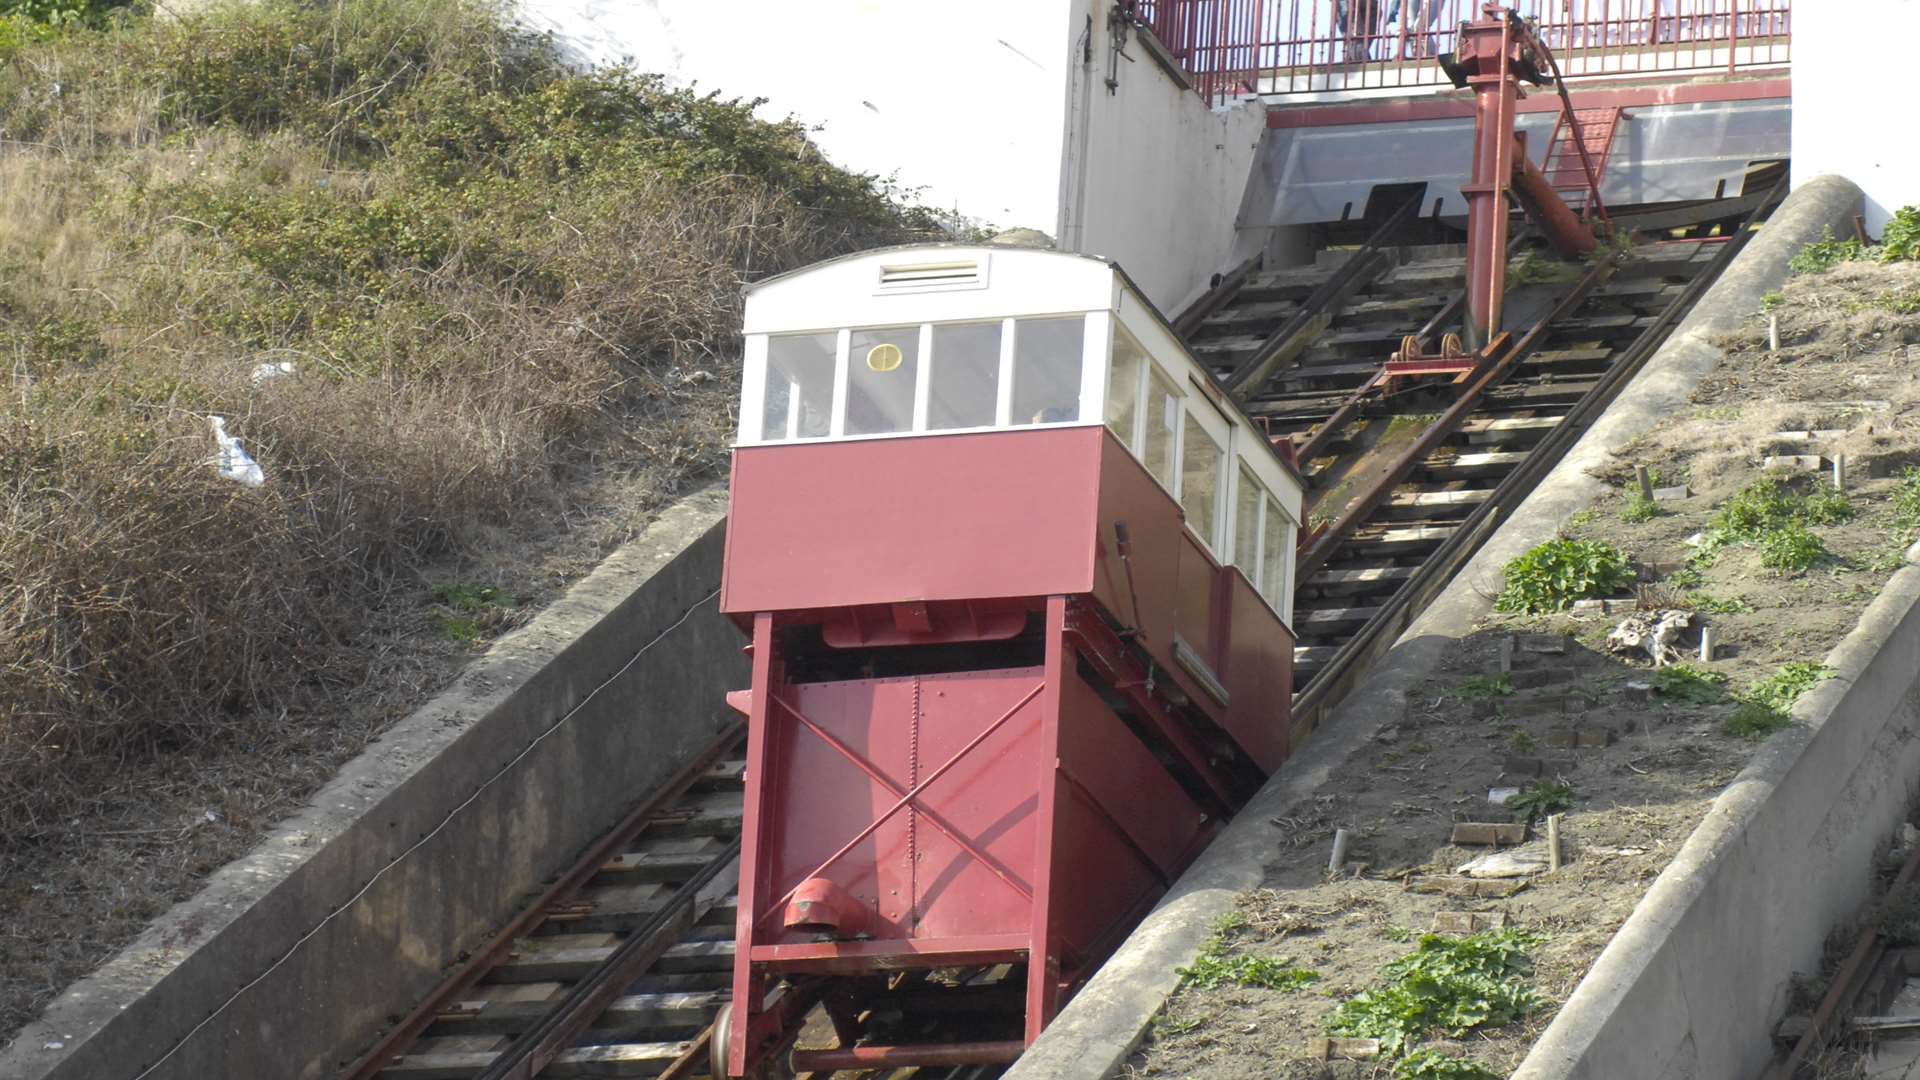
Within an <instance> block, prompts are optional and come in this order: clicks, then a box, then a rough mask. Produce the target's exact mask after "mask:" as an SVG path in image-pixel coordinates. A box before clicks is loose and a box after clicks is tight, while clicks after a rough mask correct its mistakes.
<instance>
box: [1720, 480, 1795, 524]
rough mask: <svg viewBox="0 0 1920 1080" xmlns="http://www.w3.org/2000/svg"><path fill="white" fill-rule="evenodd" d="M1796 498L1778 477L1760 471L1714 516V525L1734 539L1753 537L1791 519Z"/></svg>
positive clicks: (1793, 515)
mask: <svg viewBox="0 0 1920 1080" xmlns="http://www.w3.org/2000/svg"><path fill="white" fill-rule="evenodd" d="M1799 513H1800V500H1799V499H1798V498H1796V497H1795V496H1794V494H1793V492H1792V491H1791V490H1789V489H1788V488H1787V486H1786V485H1785V484H1782V483H1781V482H1780V478H1779V477H1777V476H1775V475H1773V474H1772V473H1764V474H1762V475H1761V476H1760V477H1759V478H1758V479H1756V480H1754V481H1753V482H1752V483H1750V484H1748V485H1747V486H1746V487H1743V488H1741V489H1740V490H1739V491H1738V492H1736V493H1735V494H1734V496H1733V497H1732V498H1731V499H1728V500H1727V501H1726V502H1725V503H1724V504H1723V505H1722V506H1721V507H1720V513H1719V514H1717V515H1715V517H1714V522H1713V523H1714V527H1715V528H1716V529H1718V530H1720V531H1721V532H1722V533H1724V534H1725V535H1726V536H1728V537H1730V538H1731V539H1734V540H1757V539H1759V537H1760V534H1762V533H1764V532H1767V531H1768V530H1770V529H1775V528H1778V527H1780V526H1781V525H1785V524H1786V523H1787V522H1789V521H1792V520H1793V519H1794V518H1795V517H1796V516H1798V514H1799Z"/></svg>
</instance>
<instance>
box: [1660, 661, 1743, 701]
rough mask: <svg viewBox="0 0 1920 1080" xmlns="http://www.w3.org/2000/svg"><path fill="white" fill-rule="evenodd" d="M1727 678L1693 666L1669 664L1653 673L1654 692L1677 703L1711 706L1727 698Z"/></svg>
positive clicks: (1715, 672)
mask: <svg viewBox="0 0 1920 1080" xmlns="http://www.w3.org/2000/svg"><path fill="white" fill-rule="evenodd" d="M1726 682H1727V677H1726V676H1725V675H1722V674H1720V673H1719V672H1717V671H1707V670H1706V669H1704V668H1699V667H1695V666H1694V665H1692V664H1685V663H1682V664H1668V665H1667V666H1666V667H1663V668H1657V669H1655V671H1654V673H1653V692H1654V693H1656V694H1659V695H1660V696H1661V697H1667V698H1672V699H1674V700H1675V701H1685V702H1688V703H1690V704H1695V705H1710V704H1712V703H1713V702H1716V701H1719V700H1721V699H1722V698H1724V697H1726V691H1725V690H1724V689H1722V688H1723V687H1724V686H1725V685H1726Z"/></svg>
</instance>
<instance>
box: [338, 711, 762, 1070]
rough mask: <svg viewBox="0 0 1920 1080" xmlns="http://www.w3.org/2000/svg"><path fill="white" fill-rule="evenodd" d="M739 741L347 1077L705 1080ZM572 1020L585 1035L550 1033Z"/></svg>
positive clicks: (729, 941) (724, 919)
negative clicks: (700, 1079) (591, 997)
mask: <svg viewBox="0 0 1920 1080" xmlns="http://www.w3.org/2000/svg"><path fill="white" fill-rule="evenodd" d="M744 739H745V735H744V732H740V731H738V730H736V731H735V732H733V733H731V734H729V735H728V736H726V737H725V738H724V739H723V740H721V741H720V742H718V743H716V744H715V745H714V746H713V747H711V748H709V750H708V751H707V752H706V753H704V754H702V755H701V757H700V758H699V759H697V760H696V761H695V762H694V763H693V765H692V766H690V767H689V768H688V769H687V770H686V771H684V772H683V773H682V774H681V776H680V777H679V778H678V779H677V780H676V781H674V782H673V783H670V784H669V785H668V786H667V788H666V789H664V790H663V791H662V792H660V793H659V794H657V795H656V796H655V797H654V798H653V799H652V800H651V805H650V806H648V807H643V808H642V810H641V811H639V812H636V814H635V815H634V816H633V817H631V818H629V819H628V821H627V822H625V823H623V824H622V825H621V826H620V827H618V828H616V829H615V830H614V831H613V832H611V833H609V834H608V836H607V837H606V838H605V839H603V840H602V841H600V842H599V843H598V844H596V845H595V847H594V849H593V850H591V851H589V852H588V854H587V857H586V858H585V859H583V860H582V862H581V864H579V865H577V866H576V867H575V868H574V870H573V871H572V872H569V873H568V874H566V875H563V877H562V878H561V879H560V880H559V882H558V883H557V884H556V886H555V887H554V888H553V889H552V890H551V891H549V892H548V893H547V894H545V895H544V896H543V897H542V898H541V900H540V902H539V904H538V905H537V906H536V907H534V908H531V909H529V910H528V911H527V912H526V913H525V914H523V915H522V917H521V919H520V920H517V921H516V922H515V923H514V924H513V925H511V926H509V927H508V928H507V930H506V931H504V932H503V933H502V935H501V936H500V938H498V939H496V941H495V943H494V945H493V946H491V947H489V948H488V949H487V950H485V951H483V952H482V953H481V954H480V955H479V956H478V957H477V958H476V959H475V960H473V961H471V962H469V963H468V964H467V965H464V966H463V967H462V969H461V970H460V971H458V972H456V973H455V974H454V975H453V976H451V977H450V978H449V980H448V981H447V982H446V983H445V984H443V985H442V987H441V988H440V989H439V990H438V991H437V992H436V993H435V994H434V995H433V996H432V997H431V998H430V999H429V1000H428V1001H426V1002H425V1003H423V1004H422V1005H421V1007H420V1008H419V1009H417V1010H416V1012H415V1014H414V1016H413V1017H411V1018H409V1021H407V1022H403V1024H402V1025H401V1026H400V1027H399V1028H397V1029H396V1030H395V1031H394V1032H391V1033H389V1035H388V1036H387V1037H386V1038H385V1039H384V1040H383V1041H382V1042H381V1044H380V1045H379V1046H378V1047H376V1048H375V1050H374V1051H373V1052H371V1053H369V1054H368V1055H367V1056H366V1057H364V1058H363V1059H362V1060H361V1062H360V1063H359V1065H358V1066H357V1067H356V1068H355V1069H353V1070H352V1071H349V1072H347V1073H345V1074H343V1075H345V1076H346V1077H350V1078H353V1080H372V1078H377V1080H477V1078H481V1077H494V1076H500V1077H531V1076H552V1077H563V1076H602V1077H604V1076H645V1077H659V1076H667V1077H675V1078H678V1077H694V1076H707V1075H708V1042H709V1040H710V1038H711V1027H712V1024H713V1021H714V1018H715V1016H716V1015H717V1014H718V1013H719V1011H720V1009H721V1008H722V1007H723V1006H724V1005H726V1004H727V1001H728V999H729V998H730V996H731V984H732V979H733V953H734V943H733V934H734V919H735V915H736V914H737V911H738V907H737V903H736V900H735V896H736V888H737V882H738V859H737V852H738V847H739V845H738V841H739V838H740V832H741V823H742V811H743V806H744V799H745V786H744V776H745V773H746V747H745V742H744ZM642 939H646V940H642ZM609 977H613V978H615V979H617V980H618V984H617V985H608V986H606V987H605V989H604V990H602V992H601V993H600V994H599V999H598V1000H596V1001H593V1002H583V1001H582V1000H581V998H582V997H583V996H585V995H587V994H588V993H590V992H591V991H592V990H593V989H594V988H595V984H596V983H600V984H605V983H606V981H607V979H608V978H609ZM563 1010H568V1011H571V1012H572V1013H573V1014H574V1015H575V1016H576V1017H577V1018H578V1019H577V1021H576V1024H575V1026H577V1027H579V1028H580V1029H581V1030H579V1031H578V1032H577V1033H569V1032H559V1033H555V1032H554V1031H553V1029H552V1027H551V1025H552V1024H554V1022H555V1018H556V1017H557V1016H559V1015H560V1014H561V1013H562V1011H563ZM410 1029H411V1030H410Z"/></svg>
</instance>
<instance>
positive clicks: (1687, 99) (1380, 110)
mask: <svg viewBox="0 0 1920 1080" xmlns="http://www.w3.org/2000/svg"><path fill="white" fill-rule="evenodd" d="M1791 97H1793V83H1792V80H1789V79H1763V78H1746V79H1728V80H1724V81H1718V82H1698V81H1694V80H1688V81H1686V82H1663V83H1653V84H1644V85H1637V86H1612V85H1609V84H1605V83H1590V84H1588V85H1586V86H1584V87H1582V88H1581V90H1580V106H1581V108H1583V109H1584V108H1595V109H1604V108H1619V109H1635V108H1652V107H1654V106H1659V105H1691V104H1696V103H1699V102H1707V101H1770V100H1774V99H1776V98H1777V99H1781V100H1786V99H1789V98H1791ZM1516 111H1518V112H1520V113H1522V114H1526V113H1540V112H1559V111H1560V102H1558V101H1556V100H1554V99H1553V98H1548V97H1532V98H1525V99H1523V100H1522V101H1521V102H1520V104H1519V105H1518V106H1517V107H1516ZM1472 115H1473V102H1471V101H1465V100H1461V99H1459V98H1453V97H1431V96H1429V97H1419V98H1398V99H1395V100H1393V101H1355V102H1351V103H1348V104H1343V105H1304V106H1291V107H1287V108H1275V109H1269V110H1267V126H1268V127H1270V128H1309V127H1345V126H1348V125H1352V124H1404V123H1419V122H1424V121H1429V120H1465V119H1467V118H1468V117H1470V116H1472Z"/></svg>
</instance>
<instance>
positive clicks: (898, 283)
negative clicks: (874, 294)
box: [879, 258, 987, 293]
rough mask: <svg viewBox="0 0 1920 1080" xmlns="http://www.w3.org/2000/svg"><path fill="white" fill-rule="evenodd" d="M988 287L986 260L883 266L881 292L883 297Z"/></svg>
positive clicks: (881, 267) (884, 264)
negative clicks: (896, 293)
mask: <svg viewBox="0 0 1920 1080" xmlns="http://www.w3.org/2000/svg"><path fill="white" fill-rule="evenodd" d="M986 284H987V264H986V260H985V259H984V258H980V259H952V260H947V261H944V262H925V263H892V264H886V263H883V264H881V266H880V289H879V291H880V292H883V293H893V292H942V291H945V290H948V289H982V288H985V287H986Z"/></svg>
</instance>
